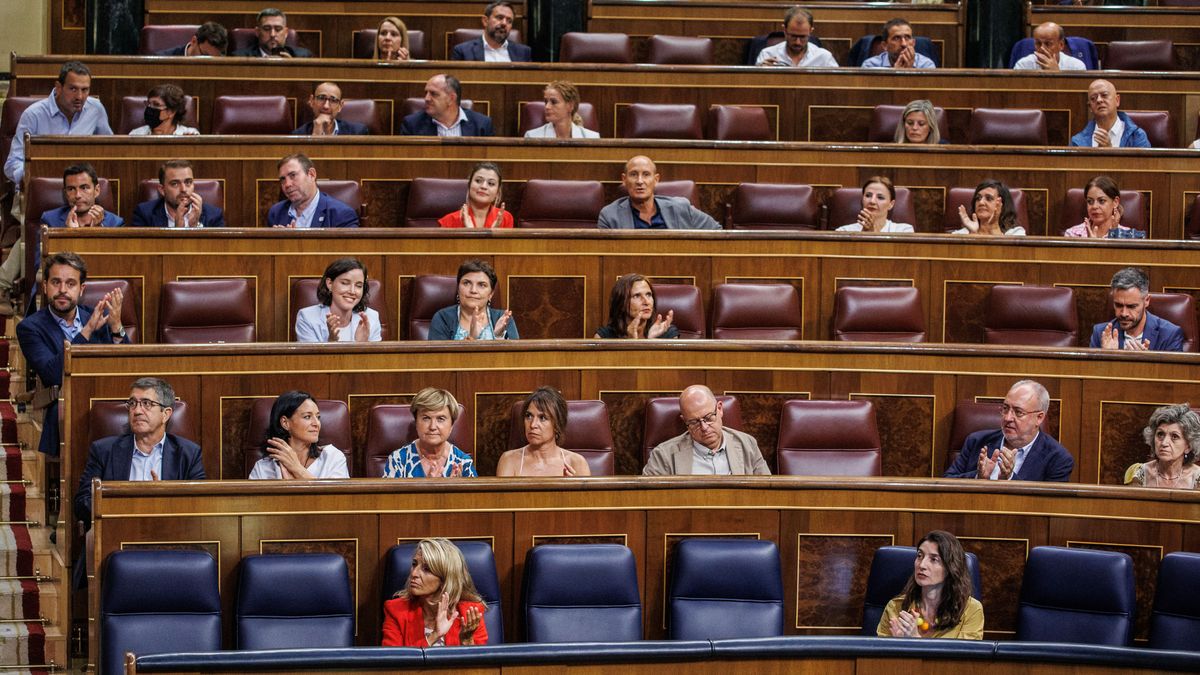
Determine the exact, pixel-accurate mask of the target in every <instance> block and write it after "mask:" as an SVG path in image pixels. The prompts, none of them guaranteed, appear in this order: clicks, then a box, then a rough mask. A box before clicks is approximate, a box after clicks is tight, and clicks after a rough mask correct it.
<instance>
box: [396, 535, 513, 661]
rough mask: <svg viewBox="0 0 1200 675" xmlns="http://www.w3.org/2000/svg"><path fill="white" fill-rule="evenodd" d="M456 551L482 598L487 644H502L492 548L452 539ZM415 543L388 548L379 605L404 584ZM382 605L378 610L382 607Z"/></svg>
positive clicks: (498, 595)
mask: <svg viewBox="0 0 1200 675" xmlns="http://www.w3.org/2000/svg"><path fill="white" fill-rule="evenodd" d="M452 541H453V542H454V545H455V546H457V547H458V550H460V551H462V554H463V558H464V559H465V560H466V561H467V571H468V572H470V573H471V581H473V582H475V590H477V591H479V595H480V597H482V598H483V604H484V606H485V607H487V611H486V612H484V614H483V622H484V625H485V626H486V627H487V633H488V644H489V645H498V644H503V643H504V614H503V611H502V609H501V605H500V577H498V576H497V575H496V557H495V555H494V554H493V553H492V547H491V546H490V545H488V543H487V542H484V541H476V540H471V539H454V540H452ZM416 550H417V543H416V542H412V543H405V544H397V545H395V546H393V547H392V548H390V549H388V552H387V556H386V557H385V558H384V562H383V586H382V587H381V588H380V589H379V593H380V595H381V596H382V600H383V602H387V601H388V600H391V599H392V598H394V597H395V596H396V593H398V592H400V591H402V590H404V587H405V586H407V585H408V572H409V570H411V569H412V559H413V553H415V552H416ZM382 606H383V604H382V602H381V603H380V607H382Z"/></svg>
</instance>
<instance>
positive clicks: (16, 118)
mask: <svg viewBox="0 0 1200 675" xmlns="http://www.w3.org/2000/svg"><path fill="white" fill-rule="evenodd" d="M44 98H46V97H45V96H9V97H8V98H6V99H4V108H3V110H0V157H4V158H5V159H7V158H8V151H9V149H10V148H12V139H13V136H14V135H16V133H17V123H18V122H20V121H21V113H23V112H25V109H26V108H28V107H29V106H31V105H33V104H34V103H37V102H38V101H40V100H42V99H44ZM10 182H11V181H9V180H8V178H7V177H6V176H4V175H3V174H0V185H3V186H8V185H9V183H10Z"/></svg>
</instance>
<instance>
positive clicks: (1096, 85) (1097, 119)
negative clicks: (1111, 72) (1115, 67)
mask: <svg viewBox="0 0 1200 675" xmlns="http://www.w3.org/2000/svg"><path fill="white" fill-rule="evenodd" d="M1088 109H1089V110H1091V111H1092V119H1091V121H1090V122H1088V124H1087V126H1086V127H1084V128H1083V131H1080V132H1079V133H1077V134H1075V135H1074V136H1072V137H1071V145H1072V146H1078V147H1084V148H1148V147H1150V139H1149V138H1147V137H1146V132H1145V131H1143V130H1142V128H1141V127H1139V126H1138V125H1136V124H1134V123H1133V120H1131V119H1129V115H1126V114H1125V113H1123V112H1121V95H1120V94H1118V93H1117V88H1116V87H1114V86H1113V83H1112V82H1109V81H1108V80H1096V81H1094V82H1092V84H1091V86H1089V87H1088Z"/></svg>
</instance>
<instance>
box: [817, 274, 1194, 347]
mask: <svg viewBox="0 0 1200 675" xmlns="http://www.w3.org/2000/svg"><path fill="white" fill-rule="evenodd" d="M1189 297H1190V296H1189ZM833 304H834V310H833V336H832V338H833V339H834V340H843V341H870V342H925V312H924V311H923V310H922V309H921V292H920V291H919V290H918V289H916V288H914V287H912V286H843V287H841V288H839V289H837V293H836V294H835V295H834V300H833Z"/></svg>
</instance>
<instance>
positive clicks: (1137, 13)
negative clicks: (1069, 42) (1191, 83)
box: [1028, 3, 1200, 70]
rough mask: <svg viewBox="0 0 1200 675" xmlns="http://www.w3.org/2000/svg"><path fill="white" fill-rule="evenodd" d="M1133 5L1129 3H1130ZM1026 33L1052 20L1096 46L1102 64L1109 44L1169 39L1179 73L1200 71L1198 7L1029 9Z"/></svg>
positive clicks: (1054, 7)
mask: <svg viewBox="0 0 1200 675" xmlns="http://www.w3.org/2000/svg"><path fill="white" fill-rule="evenodd" d="M1131 4H1132V3H1131ZM1029 10H1030V11H1029V21H1028V24H1029V31H1030V34H1032V32H1033V29H1034V28H1035V27H1037V26H1038V25H1039V24H1042V23H1045V22H1047V21H1053V22H1054V23H1057V24H1058V25H1060V26H1062V27H1063V29H1064V30H1065V31H1066V32H1067V35H1076V36H1079V37H1085V38H1087V39H1089V40H1091V41H1092V42H1095V43H1096V49H1097V51H1099V52H1100V61H1101V63H1103V61H1104V56H1105V53H1106V52H1107V51H1108V43H1109V42H1113V41H1117V40H1120V41H1126V40H1171V41H1172V42H1174V43H1175V59H1176V61H1177V62H1178V66H1179V70H1196V69H1197V68H1200V42H1197V40H1196V32H1197V31H1198V30H1200V8H1196V7H1058V6H1053V5H1046V6H1037V5H1033V6H1030V7H1029Z"/></svg>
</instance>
